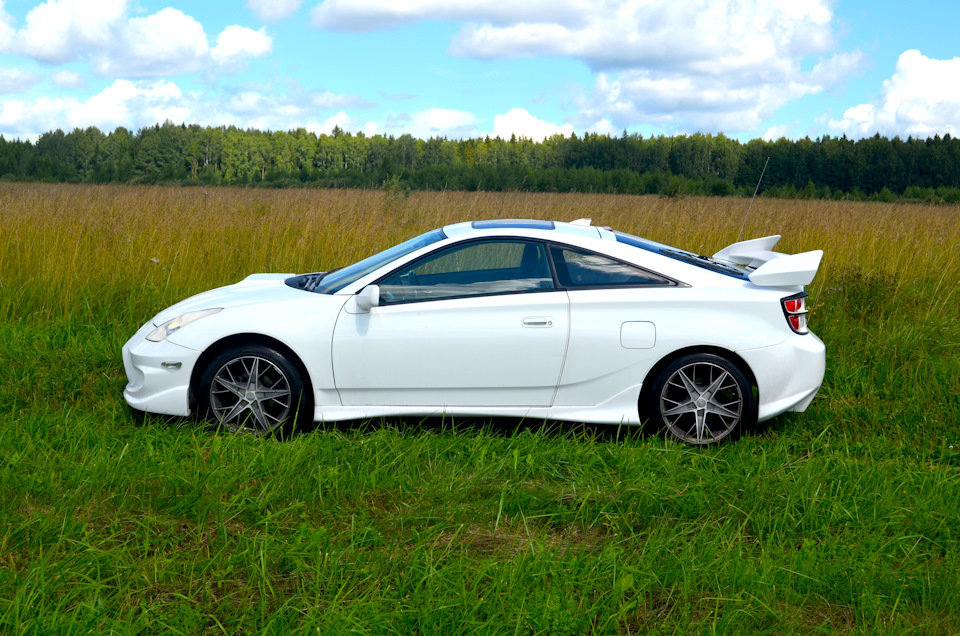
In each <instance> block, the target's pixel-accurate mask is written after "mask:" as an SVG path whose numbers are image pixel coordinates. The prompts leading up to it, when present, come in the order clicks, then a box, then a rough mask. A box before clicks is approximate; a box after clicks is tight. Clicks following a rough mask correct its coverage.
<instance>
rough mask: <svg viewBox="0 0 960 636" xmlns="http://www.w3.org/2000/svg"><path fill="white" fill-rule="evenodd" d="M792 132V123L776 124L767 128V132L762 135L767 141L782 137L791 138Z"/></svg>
mask: <svg viewBox="0 0 960 636" xmlns="http://www.w3.org/2000/svg"><path fill="white" fill-rule="evenodd" d="M792 132H793V125H792V124H775V125H773V126H770V127H769V128H767V132H765V133H763V135H762V137H763V139H764V140H765V141H776V140H777V139H780V138H781V137H787V138H789V137H790V135H791V133H792Z"/></svg>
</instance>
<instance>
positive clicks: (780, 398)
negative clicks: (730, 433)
mask: <svg viewBox="0 0 960 636" xmlns="http://www.w3.org/2000/svg"><path fill="white" fill-rule="evenodd" d="M826 352H827V350H826V347H825V346H824V344H823V341H822V340H820V338H818V337H817V336H816V334H814V333H808V334H804V335H792V336H791V337H789V338H787V339H786V340H785V341H783V342H781V343H780V344H778V345H774V346H772V347H762V348H760V349H745V350H742V351H737V354H738V355H739V356H740V357H741V358H743V359H744V361H745V362H746V363H747V364H748V365H749V366H750V369H751V370H752V371H753V375H754V377H755V378H756V380H757V391H758V394H759V404H758V409H757V420H758V421H760V422H762V421H764V420H769V419H770V418H772V417H776V416H777V415H780V414H781V413H786V412H787V411H803V410H804V409H806V408H807V406H809V405H810V402H812V401H813V398H814V396H816V394H817V391H819V390H820V385H821V384H823V374H824V370H825V369H826V360H827V353H826Z"/></svg>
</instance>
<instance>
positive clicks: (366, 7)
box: [311, 0, 595, 31]
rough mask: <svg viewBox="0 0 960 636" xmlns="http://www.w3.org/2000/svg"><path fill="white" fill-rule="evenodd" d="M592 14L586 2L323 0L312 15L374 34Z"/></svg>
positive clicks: (320, 22)
mask: <svg viewBox="0 0 960 636" xmlns="http://www.w3.org/2000/svg"><path fill="white" fill-rule="evenodd" d="M592 10H595V7H594V6H593V3H592V2H589V0H526V1H524V2H502V1H499V0H459V1H458V2H450V1H449V0H404V1H403V2H397V0H324V1H323V2H321V3H320V4H318V5H317V6H316V7H314V8H313V10H312V11H311V16H312V17H313V22H314V24H316V25H317V26H319V27H322V28H327V29H335V30H342V31H373V30H376V29H382V28H391V27H396V26H400V25H403V24H407V23H410V22H414V21H417V20H491V21H493V22H495V23H498V24H508V23H513V22H531V21H536V20H538V19H541V18H542V16H545V15H549V16H551V17H552V19H553V20H557V21H564V22H569V21H575V20H577V19H581V18H582V16H583V15H586V14H587V13H589V12H590V11H592Z"/></svg>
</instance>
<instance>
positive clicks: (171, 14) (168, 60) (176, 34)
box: [94, 7, 210, 77]
mask: <svg viewBox="0 0 960 636" xmlns="http://www.w3.org/2000/svg"><path fill="white" fill-rule="evenodd" d="M120 41H121V42H122V44H120V46H111V47H109V49H108V50H104V51H101V52H98V53H97V54H96V57H97V58H98V61H97V63H96V64H95V65H94V70H95V71H96V72H97V73H98V74H99V75H103V76H106V77H109V76H113V77H156V76H163V75H175V74H179V73H185V72H193V71H197V70H199V69H200V68H202V66H203V63H204V60H205V58H207V56H209V54H210V47H209V45H208V44H207V36H206V33H204V31H203V25H201V24H200V23H199V22H197V21H196V20H195V19H193V18H192V17H190V16H188V15H186V14H185V13H183V12H182V11H180V10H178V9H171V8H169V7H168V8H166V9H161V10H160V11H158V12H157V13H154V14H153V15H149V16H146V17H144V18H133V19H131V20H130V21H129V22H127V24H126V25H125V29H124V30H123V33H122V35H121V37H120Z"/></svg>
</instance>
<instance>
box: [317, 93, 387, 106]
mask: <svg viewBox="0 0 960 636" xmlns="http://www.w3.org/2000/svg"><path fill="white" fill-rule="evenodd" d="M311 102H312V104H313V105H314V106H316V107H317V108H370V107H371V106H374V105H375V104H374V103H373V102H371V101H367V100H365V99H364V98H362V97H360V96H359V95H338V94H336V93H331V92H330V91H324V92H322V93H320V94H318V95H314V96H313V97H312V99H311Z"/></svg>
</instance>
